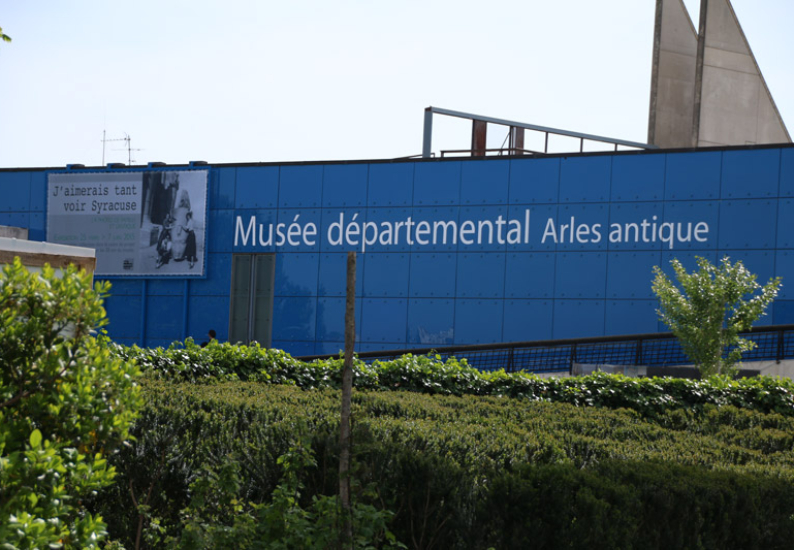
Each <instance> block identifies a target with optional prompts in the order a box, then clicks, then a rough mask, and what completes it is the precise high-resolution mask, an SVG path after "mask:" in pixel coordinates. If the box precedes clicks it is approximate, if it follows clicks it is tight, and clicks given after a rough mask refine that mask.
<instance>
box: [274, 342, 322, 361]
mask: <svg viewBox="0 0 794 550" xmlns="http://www.w3.org/2000/svg"><path fill="white" fill-rule="evenodd" d="M272 346H273V348H274V349H283V350H284V351H286V352H287V353H289V354H290V355H292V356H293V357H302V356H304V355H314V350H315V349H316V346H315V343H314V342H296V341H293V340H285V341H280V340H273V342H272Z"/></svg>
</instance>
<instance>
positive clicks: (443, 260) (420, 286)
mask: <svg viewBox="0 0 794 550" xmlns="http://www.w3.org/2000/svg"><path fill="white" fill-rule="evenodd" d="M456 273H457V255H456V254H454V253H443V252H441V253H438V252H415V253H413V254H412V255H411V274H410V287H409V289H410V290H409V292H410V296H411V297H422V298H436V297H454V296H455V280H456Z"/></svg>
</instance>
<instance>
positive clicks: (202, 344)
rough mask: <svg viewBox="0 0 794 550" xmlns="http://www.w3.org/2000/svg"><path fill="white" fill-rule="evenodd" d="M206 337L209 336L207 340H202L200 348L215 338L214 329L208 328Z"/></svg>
mask: <svg viewBox="0 0 794 550" xmlns="http://www.w3.org/2000/svg"><path fill="white" fill-rule="evenodd" d="M207 337H208V338H209V340H208V341H206V342H202V343H201V347H202V348H204V347H207V344H209V343H210V342H212V341H213V340H216V338H215V330H214V329H210V331H209V332H208V333H207Z"/></svg>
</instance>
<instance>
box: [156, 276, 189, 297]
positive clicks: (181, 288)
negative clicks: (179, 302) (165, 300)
mask: <svg viewBox="0 0 794 550" xmlns="http://www.w3.org/2000/svg"><path fill="white" fill-rule="evenodd" d="M148 293H149V296H183V295H184V294H185V280H184V279H181V280H174V279H171V280H167V279H153V280H151V281H149V288H148Z"/></svg>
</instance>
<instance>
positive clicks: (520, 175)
mask: <svg viewBox="0 0 794 550" xmlns="http://www.w3.org/2000/svg"><path fill="white" fill-rule="evenodd" d="M559 184H560V159H558V158H554V159H537V160H535V159H532V160H529V159H527V160H512V161H510V204H542V203H556V202H557V199H558V198H559Z"/></svg>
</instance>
